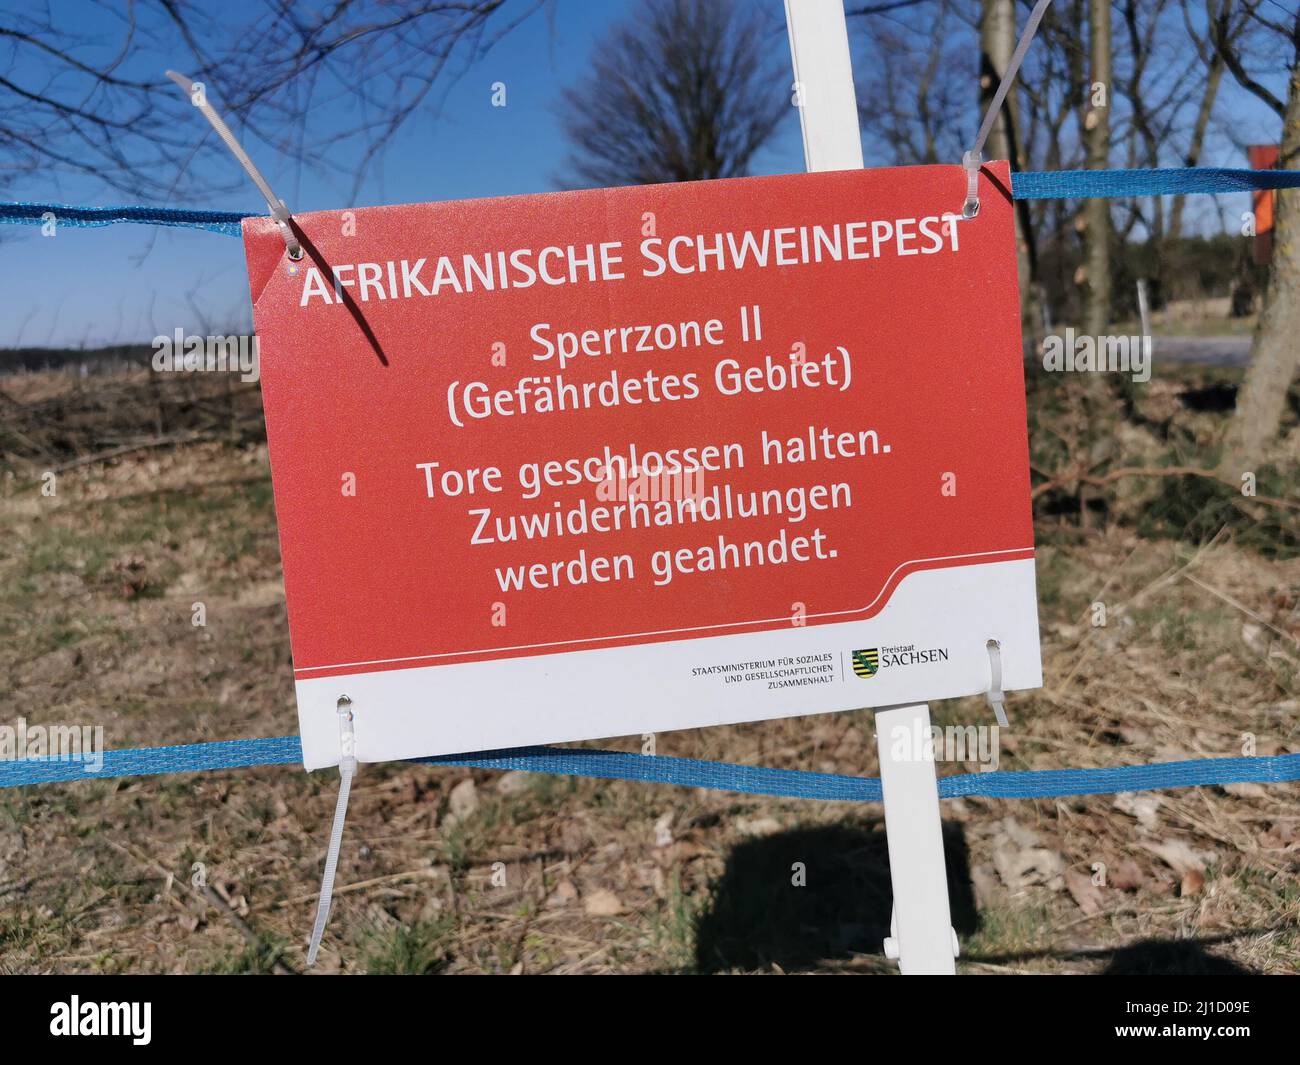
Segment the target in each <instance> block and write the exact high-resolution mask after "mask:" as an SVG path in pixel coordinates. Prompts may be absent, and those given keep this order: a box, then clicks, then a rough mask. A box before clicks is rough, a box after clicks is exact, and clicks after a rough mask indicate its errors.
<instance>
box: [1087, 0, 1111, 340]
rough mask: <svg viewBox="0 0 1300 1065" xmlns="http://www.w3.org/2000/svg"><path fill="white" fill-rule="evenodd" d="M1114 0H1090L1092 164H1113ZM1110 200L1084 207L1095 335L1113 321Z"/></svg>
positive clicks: (1090, 324) (1089, 147)
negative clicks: (1111, 21)
mask: <svg viewBox="0 0 1300 1065" xmlns="http://www.w3.org/2000/svg"><path fill="white" fill-rule="evenodd" d="M1110 32H1111V31H1110V0H1089V3H1088V56H1089V75H1088V80H1089V82H1090V85H1089V88H1088V108H1087V110H1086V112H1085V114H1084V117H1083V131H1084V133H1083V136H1084V143H1085V145H1086V147H1087V153H1088V168H1089V169H1090V170H1104V169H1106V167H1107V166H1109V165H1110V104H1111V96H1112V93H1113V90H1114V86H1113V84H1112V77H1111V74H1112V66H1111V56H1112V52H1111V36H1110ZM1110 228H1111V223H1110V203H1109V201H1107V200H1105V199H1101V198H1095V199H1090V200H1087V201H1085V203H1084V207H1083V248H1084V253H1083V255H1084V261H1083V269H1082V281H1083V296H1084V298H1083V328H1084V331H1085V332H1087V333H1091V334H1092V335H1093V336H1099V335H1101V334H1102V333H1105V332H1106V329H1107V326H1108V324H1109V322H1110Z"/></svg>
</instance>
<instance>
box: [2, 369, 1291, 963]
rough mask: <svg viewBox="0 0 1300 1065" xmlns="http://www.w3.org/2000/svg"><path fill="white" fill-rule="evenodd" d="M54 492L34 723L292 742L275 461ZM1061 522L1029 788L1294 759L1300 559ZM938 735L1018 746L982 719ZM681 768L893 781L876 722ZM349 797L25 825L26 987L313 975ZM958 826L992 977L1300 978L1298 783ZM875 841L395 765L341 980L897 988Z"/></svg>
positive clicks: (361, 875) (957, 881)
mask: <svg viewBox="0 0 1300 1065" xmlns="http://www.w3.org/2000/svg"><path fill="white" fill-rule="evenodd" d="M1154 384H1155V383H1154V382H1153V385H1154ZM1144 402H1146V403H1147V404H1148V405H1151V404H1156V403H1160V402H1164V400H1163V398H1162V397H1161V395H1160V393H1159V392H1155V391H1153V392H1152V393H1151V394H1150V396H1149V397H1148V398H1147V399H1146V400H1144ZM1148 413H1149V412H1148ZM1198 417H1199V415H1198ZM1170 418H1171V420H1173V421H1174V422H1175V424H1176V427H1177V428H1178V431H1179V432H1183V433H1184V434H1185V435H1186V436H1187V437H1188V438H1190V439H1195V438H1196V436H1197V434H1198V433H1200V432H1202V429H1201V428H1199V427H1198V426H1197V425H1196V424H1193V423H1192V422H1191V421H1189V420H1188V418H1190V416H1188V417H1187V418H1184V417H1183V416H1182V415H1179V414H1177V413H1173V414H1171V415H1170ZM1137 450H1139V449H1137V448H1136V445H1135V446H1134V447H1133V448H1129V452H1130V453H1135V452H1136V451H1137ZM1037 453H1038V449H1036V454H1037ZM1140 457H1141V456H1140ZM1143 460H1144V461H1145V460H1146V459H1145V457H1144V458H1143ZM38 473H39V470H38V469H27V468H24V469H19V470H16V471H15V472H12V473H11V474H10V475H9V478H8V480H7V481H6V483H5V484H4V485H3V489H2V491H0V544H3V545H4V546H3V547H0V680H2V681H3V684H4V689H5V690H6V691H8V692H9V693H10V695H9V698H7V699H6V700H5V705H6V707H7V713H6V715H5V718H6V723H7V722H8V719H9V718H12V717H17V716H19V715H23V716H25V717H26V718H27V719H28V720H29V721H30V722H32V723H39V722H66V723H72V722H76V723H81V722H91V723H102V724H104V726H105V732H106V738H107V742H108V745H109V746H112V747H126V746H136V745H150V744H169V743H180V742H191V741H199V740H210V739H229V738H237V737H243V736H270V735H280V734H284V733H289V732H293V731H294V730H295V725H296V722H295V712H294V707H293V693H292V682H291V677H292V674H291V668H290V657H289V646H288V638H287V632H286V628H285V617H284V601H283V592H282V587H281V581H280V572H279V559H278V548H277V542H276V535H275V525H274V513H273V508H272V505H271V492H270V481H269V475H268V472H267V466H266V459H265V453H264V450H263V449H262V448H261V447H260V446H259V445H251V446H250V445H235V444H232V443H229V442H206V443H195V444H191V445H188V446H183V447H178V448H175V449H170V450H153V451H146V452H141V453H138V454H130V455H125V456H123V457H121V458H120V459H118V460H116V461H114V462H112V463H102V464H87V465H83V466H79V467H76V468H73V469H69V470H67V471H66V472H64V473H63V474H61V475H60V477H59V480H58V494H57V495H56V496H55V497H54V498H45V497H42V496H41V495H40V492H39V481H38V477H37V474H38ZM1150 490H1151V491H1154V492H1158V491H1159V489H1155V488H1152V489H1150ZM1046 502H1047V503H1049V504H1052V505H1051V506H1044V508H1043V509H1044V513H1042V515H1041V520H1040V523H1039V532H1038V536H1039V544H1040V554H1039V563H1038V564H1039V577H1040V610H1041V617H1042V629H1043V651H1044V657H1045V674H1046V678H1047V687H1045V688H1044V689H1043V690H1042V691H1040V692H1037V693H1033V694H1031V695H1018V696H1013V697H1012V699H1011V704H1010V708H1011V712H1012V715H1013V722H1014V728H1013V730H1011V731H1010V732H1009V733H1007V734H1004V736H1003V753H1002V764H1001V768H1003V769H1020V768H1041V769H1047V768H1058V767H1064V766H1101V765H1118V764H1138V763H1145V762H1154V761H1165V760H1170V759H1178V758H1194V757H1225V756H1233V755H1237V754H1240V753H1242V749H1243V743H1245V742H1247V738H1253V743H1254V744H1255V749H1256V750H1257V751H1258V753H1261V754H1272V753H1280V752H1287V751H1300V732H1298V731H1297V727H1296V708H1297V698H1298V696H1297V677H1296V669H1297V661H1298V660H1300V645H1298V642H1297V641H1298V640H1300V560H1297V559H1296V558H1286V557H1281V556H1278V555H1277V553H1276V552H1273V553H1269V552H1263V551H1261V550H1259V549H1258V546H1257V545H1256V544H1255V543H1254V542H1253V541H1252V540H1251V539H1250V537H1249V536H1246V535H1245V534H1244V533H1243V532H1242V531H1241V529H1240V528H1239V527H1237V526H1233V525H1229V526H1228V527H1226V528H1224V529H1223V530H1222V531H1221V532H1220V533H1219V534H1218V535H1217V536H1210V537H1209V538H1208V539H1205V540H1204V541H1203V542H1200V543H1191V542H1183V541H1180V540H1177V539H1170V538H1160V537H1154V536H1153V537H1152V538H1142V537H1139V536H1138V535H1137V533H1136V532H1135V531H1134V524H1133V523H1129V522H1123V521H1120V520H1118V519H1117V518H1115V516H1114V515H1109V516H1107V515H1103V516H1102V517H1101V519H1100V520H1094V522H1093V526H1094V527H1093V528H1091V529H1086V530H1085V529H1081V528H1080V527H1079V524H1078V522H1077V521H1076V520H1074V519H1073V518H1071V517H1070V515H1068V514H1066V513H1064V511H1065V509H1067V508H1065V507H1064V505H1063V504H1062V502H1061V500H1060V499H1057V500H1055V501H1054V502H1053V501H1052V500H1048V501H1046ZM1076 517H1077V515H1076ZM200 601H201V602H203V603H204V605H205V607H206V611H207V625H206V627H204V628H195V627H194V626H192V625H191V611H192V607H193V604H194V603H195V602H200ZM1095 601H1102V602H1105V603H1106V605H1107V624H1106V626H1105V627H1095V626H1093V625H1092V623H1091V622H1092V613H1091V605H1092V604H1093V603H1094V602H1095ZM936 717H937V720H938V721H939V722H941V723H946V722H977V723H984V722H986V721H987V720H988V719H989V713H988V711H987V709H986V708H985V707H983V706H982V705H981V704H980V703H979V701H978V700H964V701H957V702H954V703H949V704H946V705H944V706H942V707H938V708H936ZM601 746H608V747H620V748H624V749H628V750H636V749H639V746H640V739H639V737H638V738H635V739H633V738H628V739H625V740H621V741H620V740H613V741H609V742H607V743H603V744H601ZM658 750H659V753H661V754H672V755H683V756H690V757H698V758H711V759H725V760H729V761H736V762H749V763H756V764H765V765H773V766H783V767H791V768H802V769H813V770H823V771H830V772H841V773H854V774H862V775H874V774H875V772H876V755H875V744H874V738H873V735H872V719H871V716H870V715H869V714H867V713H865V712H858V713H846V714H832V715H825V716H821V717H813V718H805V719H801V720H793V721H783V722H771V723H765V724H759V725H748V726H739V727H731V728H718V729H708V730H700V731H693V732H680V733H672V734H664V735H661V736H660V737H658ZM963 770H964V767H961V766H944V767H943V768H942V769H941V772H960V771H963ZM335 780H336V777H335V774H333V773H332V772H326V773H317V774H314V775H311V776H308V775H306V774H304V773H303V772H302V771H301V770H299V769H294V768H292V767H284V768H263V769H254V770H246V771H239V772H229V773H207V774H201V775H190V776H174V777H163V778H149V779H124V780H115V781H89V782H85V783H78V784H68V785H57V786H45V787H31V788H24V789H12V790H7V791H3V792H0V970H8V971H16V972H45V971H59V972H80V971H131V972H138V971H149V972H208V971H223V972H228V971H264V970H271V969H279V970H285V969H288V970H299V969H300V968H301V967H302V963H303V953H304V947H305V938H306V934H307V931H308V929H309V926H310V922H311V915H312V912H313V909H314V901H315V900H314V893H315V891H316V887H317V883H318V878H319V874H320V865H321V859H322V850H323V846H324V842H325V837H326V834H327V830H328V824H329V819H330V816H331V813H332V808H333V801H334V788H335ZM943 810H944V815H945V821H946V828H947V831H948V851H949V857H950V865H951V872H952V884H953V896H954V903H955V920H956V922H957V924H958V930H959V932H961V933H962V938H963V951H964V955H965V957H964V960H963V961H962V963H961V966H962V968H963V969H964V970H965V971H968V972H973V973H1003V972H1023V971H1030V972H1103V971H1110V972H1146V971H1155V972H1168V971H1180V972H1182V971H1220V970H1224V971H1231V970H1248V971H1254V972H1270V973H1271V972H1290V971H1295V970H1296V969H1297V967H1300V966H1298V963H1300V931H1298V927H1300V869H1298V867H1297V857H1298V856H1300V807H1297V804H1296V790H1295V787H1294V786H1267V787H1266V786H1258V785H1237V786H1233V787H1230V788H1199V789H1193V790H1184V791H1169V792H1159V793H1146V794H1143V795H1137V796H1119V797H1116V796H1098V797H1095V798H1088V799H1062V800H1055V801H1034V802H1029V801H985V800H974V799H970V800H960V801H951V802H947V803H945V805H944V807H943ZM880 812H881V811H880V808H879V807H878V806H850V805H846V804H840V803H811V802H798V801H793V800H769V799H760V798H754V797H748V796H739V795H732V794H728V793H719V792H700V791H693V790H685V789H675V788H671V787H667V786H653V785H639V784H630V783H602V782H595V781H587V780H572V779H561V778H552V777H541V776H528V775H523V774H509V775H505V776H501V775H497V774H493V773H489V772H471V771H468V770H460V769H450V768H447V769H431V768H421V767H409V766H400V765H399V766H366V767H363V770H362V772H361V774H360V777H359V780H358V786H357V788H356V790H355V792H354V797H353V801H352V808H351V811H350V814H349V820H348V829H347V835H346V838H345V844H344V848H343V856H342V861H341V863H340V867H339V878H338V883H339V885H340V889H339V893H338V900H337V903H336V908H335V915H334V918H333V921H332V924H331V928H330V931H329V933H328V934H327V937H326V945H325V950H324V951H323V952H322V962H321V964H320V966H319V969H321V970H322V971H326V972H328V971H333V970H346V971H370V972H553V973H579V972H696V971H705V972H713V971H792V970H810V971H821V972H835V971H861V972H889V971H891V970H892V966H891V965H890V964H889V963H887V962H886V961H884V959H883V958H882V957H881V955H880V953H879V950H880V940H881V939H882V938H883V936H884V934H885V929H886V926H887V923H888V917H889V885H888V871H887V864H886V857H885V847H884V835H883V828H882V826H881V823H880ZM796 861H798V862H803V863H805V865H806V867H807V870H808V886H807V887H805V888H794V887H792V886H791V883H790V875H791V874H790V870H791V865H792V863H793V862H796ZM196 863H197V864H196ZM1097 863H1102V864H1104V866H1105V868H1106V873H1107V881H1106V886H1104V887H1100V888H1095V889H1094V888H1092V885H1091V880H1090V876H1091V871H1092V870H1093V868H1094V866H1095V865H1096V864H1097ZM199 867H201V871H202V872H203V873H204V874H205V879H206V883H207V885H208V886H209V890H207V891H204V890H200V889H199V888H196V887H195V886H194V884H193V879H194V878H195V877H196V876H197V871H200V869H199Z"/></svg>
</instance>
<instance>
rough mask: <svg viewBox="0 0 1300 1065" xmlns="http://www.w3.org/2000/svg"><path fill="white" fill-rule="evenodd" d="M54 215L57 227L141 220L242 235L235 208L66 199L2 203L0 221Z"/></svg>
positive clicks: (38, 220) (31, 221)
mask: <svg viewBox="0 0 1300 1065" xmlns="http://www.w3.org/2000/svg"><path fill="white" fill-rule="evenodd" d="M47 215H52V216H53V221H54V224H55V226H56V227H58V226H72V227H75V228H84V227H95V226H111V225H114V224H115V223H117V222H139V223H142V224H144V225H152V226H177V227H180V228H184V229H206V230H208V231H209V232H212V233H224V234H225V235H226V236H228V237H237V236H239V235H240V219H242V218H243V217H244V216H243V215H242V214H239V213H237V212H235V211H189V210H184V209H180V208H173V207H78V206H73V205H71V204H65V203H0V222H13V223H16V224H20V225H21V224H26V225H34V226H39V225H44V224H45V223H46V222H47V221H48V220H49V219H48V218H47Z"/></svg>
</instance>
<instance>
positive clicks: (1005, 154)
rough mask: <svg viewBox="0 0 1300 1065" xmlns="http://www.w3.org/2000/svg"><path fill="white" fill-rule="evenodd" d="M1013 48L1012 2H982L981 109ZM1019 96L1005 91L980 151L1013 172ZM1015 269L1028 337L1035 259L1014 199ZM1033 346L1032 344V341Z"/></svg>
mask: <svg viewBox="0 0 1300 1065" xmlns="http://www.w3.org/2000/svg"><path fill="white" fill-rule="evenodd" d="M1015 50H1016V5H1015V0H983V10H982V14H981V18H980V110H981V111H984V110H985V109H987V108H988V106H989V104H990V103H991V102H992V99H993V96H994V94H995V93H996V92H997V90H998V85H999V84H1000V83H1001V81H1002V78H1003V76H1004V75H1005V74H1006V71H1007V67H1008V66H1010V65H1011V54H1012V52H1014V51H1015ZM1020 129H1021V127H1020V94H1019V93H1018V92H1009V93H1008V94H1007V97H1006V100H1005V101H1004V102H1003V105H1002V109H1001V110H1000V111H999V113H998V117H997V120H996V121H995V122H994V123H993V128H992V129H991V130H989V137H988V141H987V142H986V143H987V148H986V150H985V154H986V155H988V156H989V158H991V159H1007V160H1009V161H1010V162H1011V169H1012V170H1024V169H1025V167H1026V164H1027V163H1028V157H1027V155H1026V153H1025V146H1024V143H1023V141H1022V140H1021V133H1020ZM1016 267H1017V273H1018V275H1019V278H1020V325H1021V330H1022V332H1023V333H1024V335H1025V336H1026V337H1028V338H1031V340H1036V339H1037V338H1038V337H1040V335H1041V333H1042V329H1041V328H1040V322H1039V318H1038V316H1037V314H1036V313H1035V303H1036V300H1035V298H1034V294H1035V291H1036V288H1037V281H1038V269H1037V267H1038V259H1037V255H1036V254H1035V249H1034V240H1033V228H1032V226H1031V225H1030V220H1029V203H1028V201H1026V200H1018V201H1017V202H1016ZM1032 347H1035V348H1036V347H1037V344H1036V343H1034V344H1032Z"/></svg>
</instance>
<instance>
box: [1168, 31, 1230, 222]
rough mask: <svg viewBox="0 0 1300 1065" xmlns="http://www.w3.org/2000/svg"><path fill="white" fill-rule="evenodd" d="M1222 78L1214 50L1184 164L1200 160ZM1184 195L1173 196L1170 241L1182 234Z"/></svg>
mask: <svg viewBox="0 0 1300 1065" xmlns="http://www.w3.org/2000/svg"><path fill="white" fill-rule="evenodd" d="M1222 80H1223V56H1221V55H1220V54H1219V52H1218V51H1217V50H1216V51H1215V52H1214V53H1213V54H1212V55H1211V57H1210V67H1209V71H1208V72H1207V75H1206V79H1205V95H1203V96H1202V97H1201V107H1200V110H1199V111H1198V112H1197V114H1196V125H1195V127H1193V129H1192V142H1191V144H1190V145H1188V148H1187V155H1186V156H1184V157H1183V165H1184V166H1196V165H1197V164H1198V163H1199V162H1200V161H1201V151H1202V149H1203V148H1204V147H1205V131H1206V130H1207V129H1208V128H1209V125H1210V115H1211V114H1213V112H1214V99H1215V97H1216V96H1217V95H1218V94H1219V82H1220V81H1222ZM1186 200H1187V197H1186V196H1175V197H1174V208H1173V216H1172V217H1171V218H1170V220H1169V232H1168V233H1167V234H1166V236H1167V237H1168V239H1169V241H1170V242H1171V243H1172V242H1173V241H1175V240H1177V239H1178V238H1179V237H1181V236H1182V235H1183V204H1184V203H1185V202H1186Z"/></svg>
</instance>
